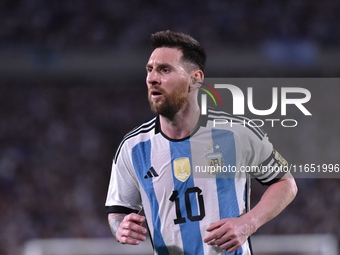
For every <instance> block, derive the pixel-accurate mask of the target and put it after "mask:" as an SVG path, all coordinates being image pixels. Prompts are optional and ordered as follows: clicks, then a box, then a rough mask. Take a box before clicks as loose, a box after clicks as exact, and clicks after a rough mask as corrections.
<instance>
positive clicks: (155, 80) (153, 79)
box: [146, 70, 160, 85]
mask: <svg viewBox="0 0 340 255" xmlns="http://www.w3.org/2000/svg"><path fill="white" fill-rule="evenodd" d="M146 82H147V84H148V85H157V84H160V77H159V75H158V73H157V72H156V70H152V71H151V72H149V73H148V76H147V77H146Z"/></svg>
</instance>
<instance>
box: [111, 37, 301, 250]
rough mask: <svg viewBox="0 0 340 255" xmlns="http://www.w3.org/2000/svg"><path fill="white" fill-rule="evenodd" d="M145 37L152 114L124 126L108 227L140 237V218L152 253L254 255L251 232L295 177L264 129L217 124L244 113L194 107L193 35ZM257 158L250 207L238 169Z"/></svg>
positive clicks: (199, 53)
mask: <svg viewBox="0 0 340 255" xmlns="http://www.w3.org/2000/svg"><path fill="white" fill-rule="evenodd" d="M151 45H152V47H153V49H154V51H153V52H152V54H151V56H150V58H149V61H148V63H147V65H146V71H147V78H146V83H147V87H148V98H149V102H150V106H151V109H152V111H154V112H155V113H156V115H157V116H156V117H154V118H153V119H151V120H150V121H148V122H145V123H144V124H142V125H141V126H139V127H137V128H135V129H134V130H132V131H131V132H130V133H128V134H127V135H126V136H125V137H124V139H123V141H122V142H121V144H120V145H119V147H118V150H117V152H116V155H115V158H114V162H113V166H112V173H111V179H110V184H109V190H108V195H107V200H106V209H107V213H108V221H109V224H110V227H111V230H112V233H113V235H114V236H115V238H116V239H117V240H118V241H119V242H121V243H123V244H131V245H138V244H139V243H140V241H144V240H145V239H146V237H145V234H146V233H147V229H146V228H144V227H143V226H142V223H143V222H144V221H145V220H146V221H147V226H148V229H149V232H150V235H151V240H152V244H153V247H154V251H155V254H162V255H163V254H176V255H178V254H195V255H198V254H209V255H211V254H226V253H231V254H251V249H250V245H249V241H248V238H249V236H250V235H251V234H253V233H254V232H255V231H256V230H257V229H258V228H259V227H260V226H262V225H263V224H264V223H266V222H268V221H269V220H270V219H272V218H274V217H275V216H277V215H278V214H279V213H280V212H281V211H282V210H283V209H284V208H285V207H286V206H287V205H288V204H289V203H290V202H291V201H292V200H293V199H294V197H295V195H296V192H297V188H296V184H295V181H294V179H293V178H292V176H291V175H290V173H285V172H284V171H281V170H282V169H284V168H282V167H283V166H285V165H286V164H287V162H286V161H285V160H284V159H283V158H282V157H281V156H280V154H279V153H278V152H277V151H276V150H275V149H274V148H273V146H272V144H271V143H270V142H269V140H268V137H267V136H266V134H265V133H264V132H263V131H262V130H261V129H260V128H255V127H252V126H248V125H233V126H230V125H216V127H214V125H213V120H214V119H216V118H218V119H225V120H234V121H236V120H239V121H242V120H243V118H242V117H240V116H233V115H230V114H227V113H225V112H223V111H216V110H211V109H209V111H208V114H207V115H200V107H199V104H198V99H197V97H198V86H200V85H201V82H203V78H204V67H205V62H206V54H205V52H204V49H203V48H202V47H201V45H200V44H199V43H198V42H197V41H196V40H195V39H193V38H192V37H190V36H188V35H184V34H182V33H174V32H171V31H161V32H157V33H155V34H153V35H151ZM254 166H255V168H254V169H257V170H256V171H253V172H252V173H251V174H252V177H254V178H256V179H257V180H258V181H259V182H260V183H262V184H263V185H268V188H267V189H266V191H265V192H264V194H263V196H262V198H261V200H260V201H259V202H258V203H257V204H256V205H255V206H254V208H252V209H251V210H247V203H248V202H249V201H248V200H249V198H248V192H249V186H248V185H247V178H246V177H247V173H246V172H245V171H244V169H245V167H254ZM268 167H276V169H281V170H280V171H265V169H268ZM280 167H281V168H280ZM242 169H243V171H242ZM142 208H143V209H144V212H145V217H144V216H141V215H138V212H140V211H141V210H142Z"/></svg>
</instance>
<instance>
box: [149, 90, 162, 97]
mask: <svg viewBox="0 0 340 255" xmlns="http://www.w3.org/2000/svg"><path fill="white" fill-rule="evenodd" d="M162 95H163V94H162V93H161V92H159V91H156V90H154V91H151V98H159V97H161V96H162Z"/></svg>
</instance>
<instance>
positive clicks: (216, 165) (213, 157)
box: [206, 152, 224, 174]
mask: <svg viewBox="0 0 340 255" xmlns="http://www.w3.org/2000/svg"><path fill="white" fill-rule="evenodd" d="M206 158H207V167H208V172H209V173H210V174H218V173H220V172H221V168H222V164H223V165H224V162H222V160H223V159H222V153H220V152H217V153H210V154H207V155H206ZM223 161H224V160H223Z"/></svg>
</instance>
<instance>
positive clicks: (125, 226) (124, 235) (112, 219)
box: [108, 213, 147, 245]
mask: <svg viewBox="0 0 340 255" xmlns="http://www.w3.org/2000/svg"><path fill="white" fill-rule="evenodd" d="M108 221H109V225H110V228H111V232H112V234H113V236H114V237H115V238H116V239H117V241H118V242H120V243H123V244H132V245H137V244H139V241H145V239H146V237H145V236H144V235H141V234H146V232H147V230H146V228H144V227H142V226H141V225H142V223H143V222H144V221H145V217H144V216H140V215H138V214H135V213H130V214H124V213H110V214H109V215H108Z"/></svg>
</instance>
